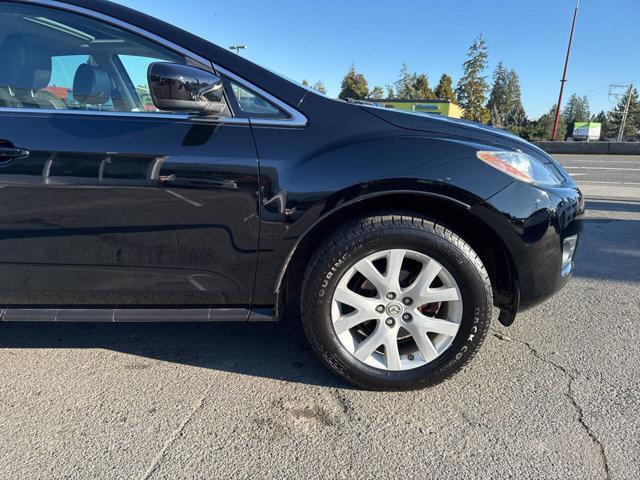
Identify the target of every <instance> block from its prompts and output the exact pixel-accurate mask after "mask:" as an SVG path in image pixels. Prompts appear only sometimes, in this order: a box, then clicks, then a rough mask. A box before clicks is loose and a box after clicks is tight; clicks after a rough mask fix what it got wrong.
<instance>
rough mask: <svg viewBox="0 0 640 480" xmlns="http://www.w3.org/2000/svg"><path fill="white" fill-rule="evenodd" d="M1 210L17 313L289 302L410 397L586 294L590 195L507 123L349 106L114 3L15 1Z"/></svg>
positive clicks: (5, 288) (2, 87)
mask: <svg viewBox="0 0 640 480" xmlns="http://www.w3.org/2000/svg"><path fill="white" fill-rule="evenodd" d="M0 212H1V217H0V269H1V273H2V275H0V306H1V307H2V314H1V316H2V320H4V321H27V320H29V321H70V322H74V321H87V320H89V321H105V322H132V321H190V322H191V321H228V320H238V321H247V322H256V321H269V320H275V319H278V318H279V317H280V315H281V312H282V310H283V306H284V305H285V303H287V302H289V303H293V304H296V305H299V308H300V316H301V318H302V323H303V325H304V328H305V331H306V333H307V336H308V338H309V341H310V343H311V345H312V346H313V348H314V350H315V351H316V352H317V353H318V355H319V356H320V358H321V359H322V360H324V362H325V363H326V364H327V365H328V366H329V367H331V368H332V369H333V370H334V371H335V372H336V373H338V374H339V375H341V376H342V377H343V378H345V379H346V380H348V381H350V382H353V383H354V384H356V385H358V386H361V387H366V388H372V389H409V388H420V387H424V386H428V385H432V384H435V383H437V382H439V381H442V380H443V379H445V378H447V377H449V376H451V375H452V374H453V373H455V372H456V371H458V370H459V369H460V368H461V367H462V366H464V365H465V364H466V363H467V362H468V361H469V360H470V359H471V358H472V357H473V355H474V354H475V353H476V351H477V350H478V348H479V347H480V344H481V343H482V341H483V339H484V337H485V336H486V334H487V330H488V328H489V322H490V319H491V316H492V308H493V307H494V306H495V307H497V308H499V309H500V321H501V322H502V323H503V324H505V325H508V324H510V323H511V322H513V320H514V318H515V315H516V313H517V312H518V311H522V310H524V309H527V308H529V307H531V306H533V305H535V304H537V303H539V302H541V301H543V300H544V299H546V298H548V297H549V296H550V295H552V294H553V293H555V292H556V291H558V290H559V289H560V288H561V287H562V286H563V285H564V284H565V283H566V282H567V280H568V278H569V277H570V274H571V271H572V269H573V254H574V251H575V248H576V244H577V241H578V235H579V233H580V231H581V215H582V214H583V212H584V202H583V199H582V196H581V194H580V192H579V190H578V189H577V188H576V186H575V184H574V183H573V181H572V180H571V178H570V177H569V175H568V174H567V173H566V172H565V171H564V170H563V169H562V168H561V167H560V166H559V165H558V164H557V163H556V162H555V161H554V160H553V159H552V158H551V157H549V156H548V155H547V154H545V153H544V152H542V151H541V150H539V149H538V148H536V147H534V146H532V145H530V144H528V143H527V142H525V141H523V140H521V139H520V138H518V137H515V136H513V135H510V134H508V133H505V132H503V131H500V130H497V129H493V128H489V127H486V126H483V125H479V124H474V123H470V122H463V121H457V120H451V119H448V118H442V117H438V116H432V115H414V114H407V113H400V112H397V111H393V110H390V109H381V108H376V107H372V106H369V105H362V104H358V103H356V102H343V101H338V100H332V99H329V98H326V97H324V96H322V95H319V94H318V93H316V92H313V91H310V90H308V89H306V88H305V87H303V86H301V85H297V84H295V83H292V82H291V81H289V80H286V79H284V78H282V77H280V76H278V75H276V74H274V73H272V72H270V71H269V70H266V69H264V68H262V67H259V66H257V65H255V64H253V63H251V62H249V61H247V60H245V59H243V58H241V57H239V56H237V55H235V54H233V53H231V52H229V51H228V50H225V49H223V48H220V47H218V46H216V45H213V44H211V43H208V42H206V41H205V40H202V39H200V38H198V37H195V36H193V35H192V34H190V33H188V32H185V31H183V30H180V29H178V28H176V27H174V26H172V25H169V24H167V23H164V22H161V21H158V20H155V19H153V18H150V17H148V16H146V15H143V14H141V13H139V12H137V11H135V10H132V9H128V8H125V7H122V6H118V5H115V4H112V3H110V2H107V1H100V0H93V1H90V0H69V1H64V2H63V1H53V0H33V1H19V0H0ZM294 310H297V309H295V308H294Z"/></svg>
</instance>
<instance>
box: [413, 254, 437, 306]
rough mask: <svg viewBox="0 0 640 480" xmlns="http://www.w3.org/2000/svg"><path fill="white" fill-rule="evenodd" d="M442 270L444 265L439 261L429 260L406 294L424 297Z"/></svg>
mask: <svg viewBox="0 0 640 480" xmlns="http://www.w3.org/2000/svg"><path fill="white" fill-rule="evenodd" d="M441 270H442V266H441V265H440V264H439V263H438V262H436V261H435V260H429V262H428V263H427V264H426V265H424V266H423V267H422V270H420V273H419V274H418V278H416V280H415V281H414V282H413V283H412V284H411V286H410V287H409V288H408V290H407V293H406V294H407V295H409V296H413V297H416V298H420V297H422V296H423V295H424V293H425V292H426V291H427V289H428V288H429V286H430V285H431V284H432V283H433V281H434V280H435V279H436V277H437V276H438V274H439V273H440V271H441Z"/></svg>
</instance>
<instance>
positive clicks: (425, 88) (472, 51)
mask: <svg viewBox="0 0 640 480" xmlns="http://www.w3.org/2000/svg"><path fill="white" fill-rule="evenodd" d="M488 59H489V53H488V48H487V43H486V40H485V39H484V37H483V36H482V35H480V36H478V38H476V39H475V40H474V41H473V43H472V44H471V45H470V47H469V49H468V51H467V58H466V60H465V62H464V63H463V65H462V72H463V73H462V76H461V77H460V80H459V81H458V83H457V85H456V86H455V88H454V86H453V80H452V78H451V76H450V75H447V74H446V73H444V74H442V76H441V77H440V80H439V81H438V84H437V85H436V87H435V89H432V88H431V85H430V83H429V77H428V76H427V74H425V73H418V72H415V71H414V72H411V71H410V70H409V68H408V67H407V65H406V64H404V63H403V64H402V67H401V68H400V74H399V76H398V79H397V80H396V81H395V82H393V83H390V84H387V85H385V86H384V87H383V86H380V85H376V86H374V87H373V88H372V89H369V83H368V82H367V79H366V78H365V76H364V75H363V74H362V73H360V72H358V71H357V70H356V67H355V65H351V67H349V69H348V71H347V73H346V74H345V76H344V78H343V80H342V85H341V89H340V94H339V98H341V99H347V98H352V99H356V100H362V99H366V98H369V99H375V100H381V99H383V98H388V99H392V98H394V99H404V100H421V99H437V100H449V101H451V102H453V103H456V104H457V105H459V106H460V107H462V108H463V109H464V113H463V118H465V119H467V120H473V121H476V122H481V123H486V124H489V125H493V126H495V127H498V128H502V129H505V130H508V131H510V132H512V133H515V134H516V135H520V136H521V137H523V138H526V139H528V140H531V141H537V140H548V139H549V138H550V137H551V130H552V128H553V122H554V119H555V111H556V105H553V106H552V107H551V108H550V109H549V111H548V113H545V114H544V115H542V116H541V117H540V118H538V119H537V120H531V119H529V117H528V116H527V113H526V111H525V109H524V106H523V104H522V92H521V87H520V79H519V77H518V73H517V72H516V70H515V69H513V68H511V69H510V68H507V67H506V66H505V65H504V64H503V62H502V61H500V62H498V64H497V66H496V68H495V70H494V72H493V74H492V75H491V76H490V77H489V76H488V75H487V73H486V70H487V65H488ZM303 83H304V84H305V85H307V86H311V85H310V83H309V82H308V81H307V80H304V81H303ZM311 88H314V89H316V90H318V91H320V92H321V93H326V88H325V86H324V84H323V83H322V81H318V82H316V83H315V84H314V85H313V86H311ZM630 93H631V100H630V109H629V110H630V114H629V117H628V119H627V123H626V127H625V132H624V136H625V138H635V137H637V136H639V135H640V100H639V98H638V90H637V89H635V88H634V89H633V90H632V91H631V92H630ZM628 96H629V93H627V94H625V95H624V96H623V97H622V98H621V99H620V101H619V103H618V105H617V106H616V107H615V108H614V109H613V110H611V111H609V112H605V111H602V112H599V113H597V114H592V113H591V111H590V107H589V100H588V98H587V96H586V95H584V96H578V95H576V94H573V95H572V96H571V97H570V98H569V100H568V101H567V103H566V105H565V107H564V108H563V109H562V112H561V121H560V123H559V124H558V134H557V138H559V139H564V138H567V137H569V136H571V135H572V133H573V126H574V123H575V122H589V121H592V122H599V123H601V124H602V134H601V138H602V139H605V138H614V137H616V136H617V133H618V130H619V128H620V123H621V120H622V115H621V114H620V113H619V112H621V111H622V110H624V108H625V106H626V104H627V99H628Z"/></svg>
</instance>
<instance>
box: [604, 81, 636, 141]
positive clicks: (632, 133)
mask: <svg viewBox="0 0 640 480" xmlns="http://www.w3.org/2000/svg"><path fill="white" fill-rule="evenodd" d="M628 98H629V92H628V91H627V93H626V94H625V95H624V96H623V97H621V98H620V101H619V102H618V105H617V106H616V108H615V109H614V111H612V112H609V121H610V123H611V128H612V130H613V132H614V134H613V135H612V137H613V138H617V136H618V132H619V131H620V124H621V123H622V112H624V109H625V108H626V106H627V99H628ZM638 135H640V100H639V99H638V90H637V89H636V88H634V89H633V90H632V91H631V102H630V103H629V115H628V117H627V122H626V123H625V127H624V134H623V137H624V138H634V137H637V136H638Z"/></svg>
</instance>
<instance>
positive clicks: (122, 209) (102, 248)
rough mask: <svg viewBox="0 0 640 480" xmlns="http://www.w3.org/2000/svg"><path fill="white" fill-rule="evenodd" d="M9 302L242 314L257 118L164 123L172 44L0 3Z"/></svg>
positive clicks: (179, 55)
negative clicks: (158, 83) (155, 70)
mask: <svg viewBox="0 0 640 480" xmlns="http://www.w3.org/2000/svg"><path fill="white" fill-rule="evenodd" d="M0 27H1V28H0V305H1V306H5V307H7V306H67V307H70V308H75V307H85V306H88V307H90V306H131V307H133V308H137V307H150V306H166V305H176V304H179V305H182V306H194V307H197V306H209V307H215V306H229V305H234V306H247V305H249V304H250V303H251V295H252V289H253V282H254V278H255V268H256V261H257V247H258V234H259V218H258V213H257V191H258V166H257V158H256V150H255V145H254V143H253V138H252V134H251V130H250V125H249V122H248V120H246V119H240V118H233V117H232V116H231V111H230V110H229V109H227V110H226V111H225V113H224V114H223V116H221V117H219V118H214V119H212V118H206V119H202V118H195V119H194V118H193V117H190V116H189V115H186V114H181V113H177V112H167V111H162V112H161V111H158V110H157V109H156V108H155V107H154V105H153V102H152V100H151V96H150V92H149V87H148V83H147V77H146V71H147V67H148V66H149V65H150V64H151V63H153V62H158V61H160V62H173V63H188V64H190V65H193V66H197V67H199V68H202V69H208V70H211V69H212V66H211V63H210V62H209V61H208V60H205V59H201V58H198V57H195V56H192V55H190V54H185V51H184V50H182V49H181V48H179V47H176V46H173V45H165V44H164V43H163V42H160V41H157V40H156V41H151V40H148V39H147V38H143V37H142V36H139V35H138V34H133V33H131V32H129V31H127V30H126V29H125V28H122V27H119V26H114V25H112V24H110V23H108V21H106V20H105V21H103V20H96V19H94V18H89V17H87V16H84V15H79V14H76V13H71V12H68V11H63V10H58V9H56V8H49V7H41V6H35V5H28V4H17V3H12V2H5V1H0Z"/></svg>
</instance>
